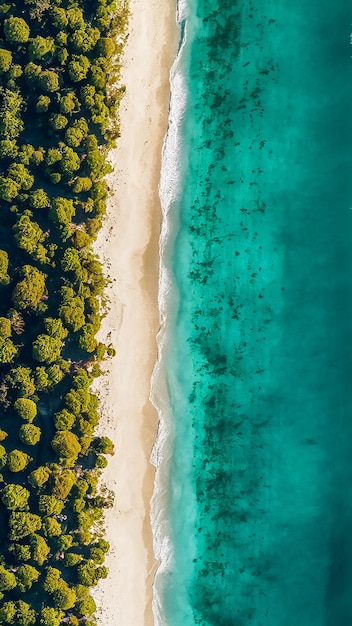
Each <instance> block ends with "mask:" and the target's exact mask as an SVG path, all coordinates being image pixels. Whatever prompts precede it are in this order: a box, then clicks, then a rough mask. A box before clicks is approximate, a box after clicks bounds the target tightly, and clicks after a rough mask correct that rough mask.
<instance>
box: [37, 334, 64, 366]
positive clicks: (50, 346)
mask: <svg viewBox="0 0 352 626" xmlns="http://www.w3.org/2000/svg"><path fill="white" fill-rule="evenodd" d="M61 347H62V342H61V339H59V338H58V337H51V336H50V335H38V337H37V339H36V340H35V341H34V342H33V358H34V359H36V361H39V362H40V363H53V362H54V361H58V359H59V358H60V355H61Z"/></svg>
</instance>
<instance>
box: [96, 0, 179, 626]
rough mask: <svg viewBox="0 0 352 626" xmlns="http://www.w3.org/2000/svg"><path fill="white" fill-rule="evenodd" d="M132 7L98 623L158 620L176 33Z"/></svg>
mask: <svg viewBox="0 0 352 626" xmlns="http://www.w3.org/2000/svg"><path fill="white" fill-rule="evenodd" d="M130 10H131V17H130V24H129V29H128V32H129V37H128V43H127V45H126V49H125V54H124V70H123V77H122V82H123V84H125V85H126V96H125V98H124V100H123V102H122V107H121V111H120V118H121V138H120V139H119V142H118V147H117V149H116V150H114V151H112V153H111V155H110V159H111V163H112V165H113V168H114V171H113V173H112V174H111V175H110V176H109V181H108V182H109V185H110V188H111V192H112V195H111V198H110V200H109V205H108V214H107V218H106V220H105V224H104V227H103V229H102V231H101V233H100V235H99V239H98V242H97V245H96V251H97V252H98V254H99V256H100V258H101V260H102V262H103V265H104V269H105V272H106V274H107V275H108V276H109V277H110V281H111V282H110V284H109V287H108V289H107V297H108V300H109V305H108V308H109V310H108V314H107V316H106V317H105V319H104V320H103V324H102V329H101V332H100V334H99V339H101V340H102V341H105V342H106V343H110V342H111V343H112V344H113V346H114V348H115V349H116V356H115V357H113V358H112V359H111V360H109V361H108V362H107V364H106V365H105V375H104V376H103V377H100V378H99V379H98V381H97V385H96V389H97V391H98V395H99V397H100V404H101V415H102V418H101V423H100V426H99V431H98V434H106V435H107V436H109V437H110V438H111V439H112V440H113V441H114V443H115V449H116V454H115V456H114V457H113V458H112V459H111V460H110V462H109V466H108V468H107V470H105V471H104V483H105V484H106V485H107V487H108V488H109V489H112V490H113V492H114V494H115V503H114V506H113V508H112V509H109V510H108V512H107V514H106V536H107V539H108V540H109V542H110V545H111V550H110V553H109V555H108V558H107V560H106V565H107V566H108V568H109V576H108V578H107V579H106V580H103V581H100V583H99V585H98V587H97V588H96V589H95V591H94V598H95V600H96V603H97V607H98V610H97V618H98V624H100V625H101V626H105V625H106V626H107V625H109V626H115V625H116V626H142V625H143V626H151V625H152V624H153V622H154V620H153V614H152V605H151V602H152V585H153V579H154V575H155V571H156V568H157V563H156V562H155V558H154V554H153V546H152V532H151V527H150V499H151V496H152V492H153V484H154V467H153V466H152V465H151V464H150V462H149V458H150V453H151V449H152V446H153V443H154V441H155V437H156V431H157V414H156V411H155V409H154V407H153V406H152V405H151V403H150V401H149V393H150V378H151V374H152V370H153V366H154V363H155V359H156V334H157V331H158V328H159V317H158V307H157V292H158V264H159V259H158V238H159V233H160V222H161V209H160V202H159V196H158V183H159V177H160V165H161V150H162V143H163V139H164V136H165V133H166V130H167V116H168V101H169V71H170V67H171V64H172V62H173V60H174V57H175V55H176V50H177V44H178V31H177V28H176V23H175V11H176V8H175V4H174V2H165V0H152V1H151V0H130Z"/></svg>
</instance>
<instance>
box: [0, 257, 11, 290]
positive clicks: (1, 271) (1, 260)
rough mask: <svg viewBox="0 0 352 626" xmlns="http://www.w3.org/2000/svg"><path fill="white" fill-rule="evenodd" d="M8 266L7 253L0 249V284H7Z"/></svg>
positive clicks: (8, 280)
mask: <svg viewBox="0 0 352 626" xmlns="http://www.w3.org/2000/svg"><path fill="white" fill-rule="evenodd" d="M8 267H9V255H8V254H7V252H5V250H0V285H8V283H9V282H10V277H9V275H8V273H7V270H8Z"/></svg>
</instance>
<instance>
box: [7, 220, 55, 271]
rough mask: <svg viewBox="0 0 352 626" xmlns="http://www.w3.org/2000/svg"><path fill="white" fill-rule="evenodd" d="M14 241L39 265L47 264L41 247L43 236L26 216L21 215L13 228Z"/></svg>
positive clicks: (38, 227) (39, 229) (38, 228)
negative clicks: (39, 263)
mask: <svg viewBox="0 0 352 626" xmlns="http://www.w3.org/2000/svg"><path fill="white" fill-rule="evenodd" d="M13 230H14V233H15V240H16V242H17V245H18V247H19V248H21V249H22V250H25V251H26V252H28V254H30V255H31V256H33V258H34V259H36V260H37V261H39V262H41V263H47V262H48V257H47V254H46V250H45V248H44V246H43V245H42V242H43V241H44V240H45V234H44V232H43V231H42V229H41V228H40V226H39V225H38V224H37V222H33V221H32V220H31V218H30V217H29V215H28V214H23V215H21V217H20V218H19V220H18V222H16V224H15V225H14V227H13Z"/></svg>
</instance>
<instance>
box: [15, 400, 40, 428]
mask: <svg viewBox="0 0 352 626" xmlns="http://www.w3.org/2000/svg"><path fill="white" fill-rule="evenodd" d="M13 406H14V409H15V411H16V413H17V414H18V415H19V416H20V417H21V418H22V419H24V420H26V422H33V420H34V418H35V417H36V415H37V405H36V403H35V402H33V400H30V399H29V398H18V399H17V400H16V401H15V403H14V405H13Z"/></svg>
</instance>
